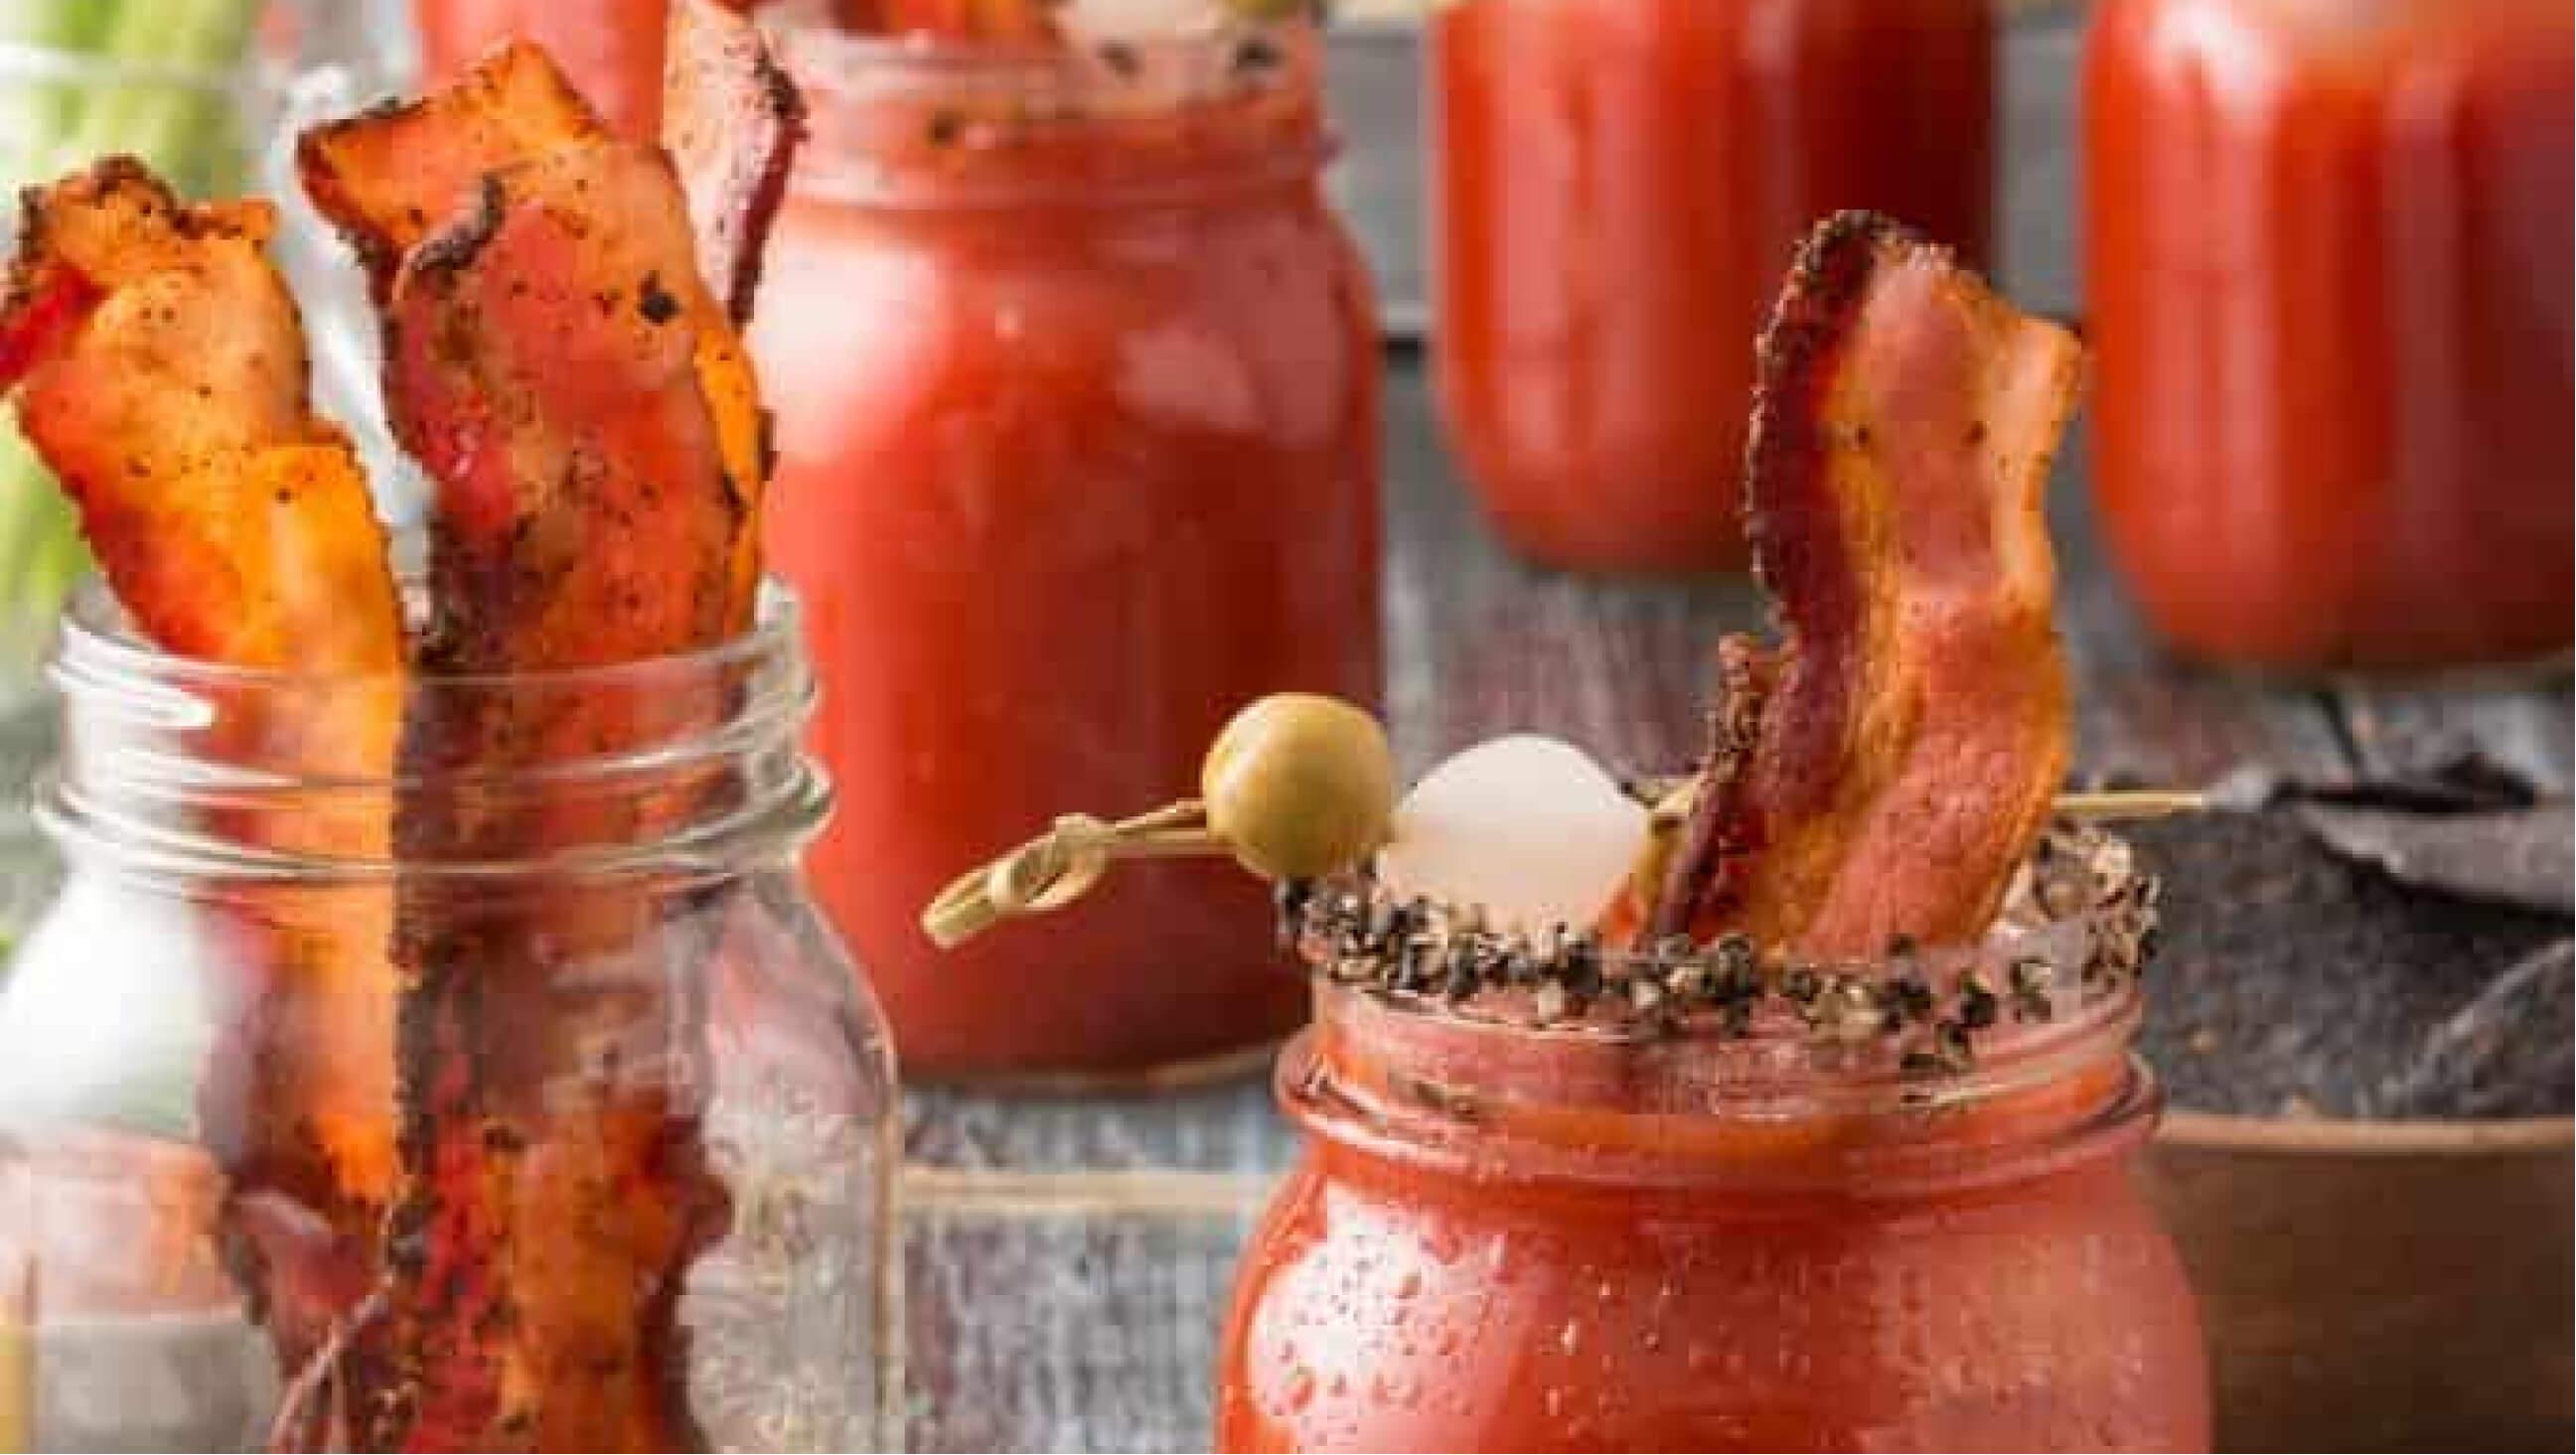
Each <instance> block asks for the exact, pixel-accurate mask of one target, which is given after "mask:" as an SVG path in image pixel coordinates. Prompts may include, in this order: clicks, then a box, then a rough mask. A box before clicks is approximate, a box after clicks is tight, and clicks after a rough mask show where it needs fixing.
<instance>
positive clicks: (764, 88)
mask: <svg viewBox="0 0 2576 1455" xmlns="http://www.w3.org/2000/svg"><path fill="white" fill-rule="evenodd" d="M667 65H668V68H669V69H668V74H667V78H666V84H665V87H664V90H663V95H662V144H663V146H664V147H665V148H667V149H668V150H669V151H670V153H671V157H672V160H673V161H674V162H676V163H677V164H678V166H679V169H680V182H681V185H682V186H683V187H685V188H686V189H687V191H688V194H689V213H690V216H691V217H692V218H693V219H695V221H696V224H697V232H698V275H699V276H700V277H702V278H704V279H706V281H707V286H708V287H710V288H713V289H715V290H716V291H717V293H718V295H719V296H720V297H722V299H723V300H724V304H725V308H726V311H727V313H728V314H729V315H730V317H731V319H732V322H733V326H734V327H735V328H737V329H741V328H747V327H749V326H750V323H751V303H752V295H753V293H754V292H755V290H757V289H758V287H759V285H760V258H761V252H762V250H763V248H764V246H765V245H766V243H767V241H768V238H769V226H770V223H771V222H772V221H774V220H775V219H776V218H777V216H778V206H779V203H781V202H782V201H784V200H785V199H786V196H787V172H788V169H789V167H790V166H792V165H793V164H794V162H795V160H796V149H797V146H798V144H799V143H801V142H802V141H803V140H804V139H805V101H804V98H803V97H801V96H799V95H798V94H797V91H796V84H795V82H793V81H790V80H789V79H788V78H787V70H786V68H785V67H784V66H782V65H780V64H779V62H778V58H777V57H776V56H775V55H773V54H772V53H771V52H770V48H769V42H768V39H767V38H766V37H765V36H763V35H762V34H761V30H760V27H759V26H757V25H754V24H753V23H752V22H751V21H750V20H749V19H747V18H746V17H744V16H743V15H742V14H741V13H739V12H738V11H736V10H733V9H731V8H729V7H727V6H725V5H723V4H720V3H718V0H676V3H674V4H673V5H672V7H671V38H670V47H669V52H668V60H667Z"/></svg>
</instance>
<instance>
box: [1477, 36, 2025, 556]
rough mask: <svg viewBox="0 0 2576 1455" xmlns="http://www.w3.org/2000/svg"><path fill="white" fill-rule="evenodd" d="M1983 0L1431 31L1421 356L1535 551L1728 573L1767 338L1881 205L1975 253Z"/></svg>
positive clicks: (1990, 131) (1982, 142)
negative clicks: (1843, 211)
mask: <svg viewBox="0 0 2576 1455" xmlns="http://www.w3.org/2000/svg"><path fill="white" fill-rule="evenodd" d="M1990 3H1991V0H1727V3H1711V0H1466V3H1460V4H1454V5H1448V6H1443V7H1441V8H1440V11H1439V14H1438V15H1437V17H1436V18H1435V19H1434V20H1433V21H1432V22H1431V47H1430V80H1429V85H1430V98H1431V99H1430V102H1429V106H1430V114H1431V125H1432V131H1433V133H1434V135H1433V140H1432V146H1431V152H1430V167H1431V178H1430V188H1429V190H1430V193H1431V196H1432V199H1433V207H1434V218H1433V224H1432V227H1433V232H1434V238H1435V241H1434V256H1433V266H1432V275H1433V278H1432V293H1433V299H1434V304H1433V309H1432V323H1431V328H1432V362H1433V367H1434V369H1435V371H1436V374H1437V383H1438V389H1439V400H1440V407H1441V415H1442V419H1443V421H1444V423H1445V426H1446V429H1447V433H1448V438H1449V443H1450V446H1451V448H1452V450H1453V451H1454V452H1455V453H1456V455H1457V456H1458V458H1459V461H1460V463H1461V465H1462V466H1463V468H1464V470H1465V473H1466V474H1467V476H1468V477H1469V478H1470V479H1471V480H1472V481H1473V482H1474V484H1475V487H1476V489H1477V491H1478V493H1479V495H1480V496H1481V497H1482V500H1483V502H1484V506H1485V509H1486V511H1487V512H1488V513H1489V514H1490V515H1491V516H1492V518H1493V520H1494V523H1495V524H1496V525H1497V526H1498V527H1500V529H1501V531H1502V533H1503V535H1504V536H1505V537H1506V538H1507V539H1508V540H1509V541H1510V542H1511V544H1512V545H1513V546H1514V548H1515V549H1517V550H1519V551H1520V552H1521V553H1523V554H1525V555H1527V556H1529V557H1531V558H1533V559H1535V560H1537V561H1540V562H1542V563H1545V564H1549V565H1555V566H1564V567H1573V568H1579V569H1591V570H1605V571H1685V570H1703V569H1709V568H1717V567H1730V566H1737V565H1741V564H1742V562H1743V560H1744V544H1743V540H1742V536H1741V528H1740V523H1739V511H1740V500H1739V495H1738V485H1739V482H1738V476H1739V475H1740V474H1741V473H1742V469H1743V453H1744V420H1745V418H1746V415H1747V402H1748V394H1749V391H1750V390H1751V387H1752V382H1753V348H1752V340H1753V339H1754V337H1755V336H1756V335H1757V334H1758V333H1759V332H1760V330H1761V327H1762V324H1763V321H1764V318H1765V316H1766V315H1767V313H1768V311H1769V308H1770V303H1771V299H1772V297H1773V296H1774V294H1775V293H1776V292H1777V290H1778V287H1779V282H1780V275H1781V273H1782V271H1783V270H1784V269H1786V268H1787V266H1788V264H1789V259H1790V253H1791V251H1792V249H1793V247H1794V246H1795V244H1796V242H1797V240H1798V239H1799V238H1800V237H1801V236H1803V235H1804V234H1805V232H1806V231H1807V229H1808V227H1809V226H1810V225H1811V224H1812V223H1813V222H1814V221H1815V220H1816V219H1817V218H1818V217H1821V216H1823V215H1824V214H1826V213H1829V212H1832V211H1835V210H1837V209H1840V208H1847V207H1868V208H1875V209H1877V210H1878V211H1881V212H1886V213H1890V214H1892V215H1894V216H1896V217H1898V218H1901V219H1903V220H1904V221H1906V222H1909V223H1912V224H1914V225H1915V226H1917V227H1919V228H1921V229H1923V230H1924V231H1926V232H1928V233H1930V234H1931V235H1933V236H1934V237H1937V238H1939V239H1941V240H1942V241H1944V242H1947V243H1949V244H1951V245H1953V246H1955V247H1957V248H1958V249H1959V250H1960V252H1961V254H1962V255H1963V256H1964V257H1965V258H1966V259H1967V260H1968V261H1969V262H1970V263H1972V264H1976V265H1980V266H1982V265H1984V264H1986V263H1987V262H1989V261H1991V259H1990V258H1989V256H1988V254H1989V252H1990V248H1989V238H1990V235H1991V234H1990V228H1991V225H1992V222H1991V213H1992V210H1993V186H1994V179H1993V149H1994V126H1995V116H1994V112H1995V94H1994V68H1995V60H1994V33H1993V21H1992V19H1991V17H1990V15H1989V13H1988V12H1989V5H1990Z"/></svg>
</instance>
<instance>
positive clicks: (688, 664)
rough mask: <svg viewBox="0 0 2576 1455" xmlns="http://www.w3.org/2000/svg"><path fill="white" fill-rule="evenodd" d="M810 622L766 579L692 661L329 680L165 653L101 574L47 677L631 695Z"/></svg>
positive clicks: (686, 655)
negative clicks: (744, 626)
mask: <svg viewBox="0 0 2576 1455" xmlns="http://www.w3.org/2000/svg"><path fill="white" fill-rule="evenodd" d="M399 575H400V578H401V585H402V590H403V595H404V599H405V603H406V611H407V613H408V614H409V615H410V616H412V617H413V618H414V619H415V620H416V619H417V618H418V617H419V615H420V614H421V609H422V606H423V603H424V601H425V595H424V593H423V589H422V583H421V580H420V578H419V576H418V575H417V574H416V573H414V572H410V571H403V572H400V573H399ZM803 613H804V605H803V601H802V599H801V598H800V597H799V596H798V595H797V593H796V590H795V588H793V587H791V586H789V585H788V584H787V583H786V582H785V581H784V580H782V579H780V578H779V577H777V576H765V577H763V578H762V580H761V584H760V591H759V595H758V600H757V604H756V605H755V607H754V609H753V616H752V624H751V627H750V629H749V630H747V631H744V632H740V633H737V634H736V635H734V636H732V637H729V638H727V639H726V640H724V641H722V642H719V643H717V644H715V645H713V646H710V647H704V648H701V649H699V650H696V651H692V652H680V653H670V654H665V655H662V656H656V657H641V658H636V659H633V660H629V661H623V662H608V663H601V664H597V665H593V666H584V667H559V668H547V669H540V670H532V671H520V672H484V671H477V672H450V671H422V670H418V669H416V668H415V667H413V666H412V665H411V664H409V663H406V664H404V665H403V666H401V667H399V668H396V669H394V670H391V671H383V672H322V671H315V670H312V669H310V668H307V667H304V666H301V665H293V666H285V667H254V666H245V665H242V664H239V663H233V662H219V661H215V660H213V659H211V658H206V657H189V656H183V655H180V654H178V653H175V652H169V651H165V650H163V649H162V648H160V647H158V646H155V645H154V644H153V643H151V642H149V641H146V640H144V638H143V637H142V636H141V635H140V634H139V633H138V632H137V631H136V630H135V629H134V626H133V623H132V621H131V619H130V618H128V617H127V615H126V613H125V608H124V606H123V605H122V604H121V603H120V602H118V600H117V599H116V594H115V592H114V591H112V590H111V589H109V587H108V584H107V582H106V580H105V578H103V577H100V576H97V575H92V576H91V577H89V578H88V579H87V580H85V581H83V582H82V583H81V584H80V585H79V586H78V587H76V588H74V590H73V592H72V594H71V597H70V599H69V600H68V601H67V602H66V603H65V605H64V608H63V613H62V619H61V623H60V625H59V627H58V628H57V635H56V641H55V648H54V652H53V654H52V661H51V663H50V665H49V667H48V671H49V672H50V673H51V674H52V675H53V676H54V678H55V680H56V682H57V685H64V684H63V680H62V679H63V678H64V677H65V676H66V675H70V676H73V677H77V678H80V679H83V680H94V681H95V680H113V679H117V678H129V679H133V680H137V681H141V680H149V681H151V682H153V683H154V684H156V685H159V686H166V687H179V688H187V687H205V688H215V689H222V690H226V691H258V690H261V689H271V690H276V691H280V692H287V691H294V690H297V689H303V688H311V687H315V686H319V685H323V684H331V685H335V686H344V687H364V686H366V685H368V684H371V683H382V684H386V685H391V684H394V683H401V684H403V685H404V686H405V687H406V688H407V689H408V690H411V691H415V692H417V691H421V690H424V689H427V690H431V691H456V692H488V691H495V690H499V689H504V688H512V687H519V688H534V689H540V690H545V691H563V692H573V691H581V690H584V689H598V690H611V689H615V690H628V691H632V690H636V689H639V688H643V687H648V686H650V685H651V684H652V683H653V682H654V681H655V680H657V679H662V678H673V677H679V676H690V677H697V676H703V675H705V674H707V673H710V672H718V671H723V670H725V669H727V668H737V667H749V666H752V665H755V664H757V663H760V662H763V661H772V660H777V659H779V658H781V657H784V656H786V655H789V654H792V653H794V652H796V651H798V650H799V649H801V646H802V642H803V625H802V622H803Z"/></svg>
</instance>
